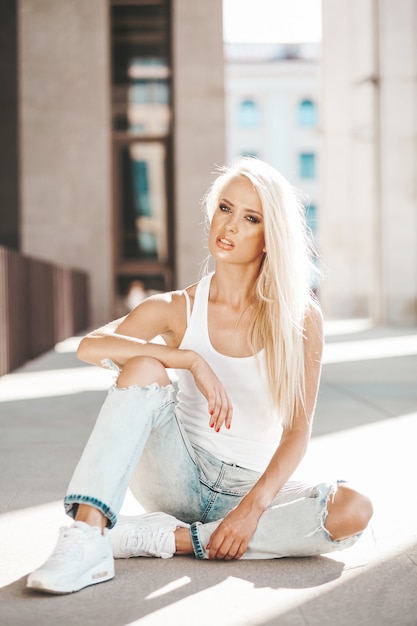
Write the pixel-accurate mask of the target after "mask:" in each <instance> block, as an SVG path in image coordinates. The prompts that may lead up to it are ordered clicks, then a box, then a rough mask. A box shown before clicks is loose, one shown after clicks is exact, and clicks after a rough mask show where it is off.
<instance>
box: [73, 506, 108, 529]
mask: <svg viewBox="0 0 417 626" xmlns="http://www.w3.org/2000/svg"><path fill="white" fill-rule="evenodd" d="M75 521H76V522H85V523H86V524H88V525H89V526H98V527H99V528H101V531H102V532H103V530H104V529H105V528H106V526H107V518H106V517H105V516H104V515H103V514H102V513H101V511H99V510H98V509H96V508H94V507H93V506H90V505H88V504H79V505H78V509H77V513H76V515H75Z"/></svg>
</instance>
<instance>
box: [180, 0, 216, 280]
mask: <svg viewBox="0 0 417 626" xmlns="http://www.w3.org/2000/svg"><path fill="white" fill-rule="evenodd" d="M173 65H174V115H175V119H174V146H175V151H174V167H175V172H174V180H175V204H176V251H177V283H178V286H179V287H184V286H185V285H187V284H190V283H192V282H195V281H196V280H197V279H198V276H199V271H200V263H201V262H202V261H203V260H204V259H205V258H206V257H207V254H208V252H207V249H206V246H205V244H203V238H202V237H203V232H204V227H203V213H202V209H201V200H202V198H203V196H204V194H205V193H206V191H207V189H208V186H209V185H210V183H211V182H212V180H213V178H214V176H213V174H212V173H213V172H214V170H215V166H216V165H223V164H224V161H225V147H224V145H225V140H224V134H225V122H224V117H225V113H224V79H223V35H222V2H221V0H211V1H210V2H195V0H174V2H173Z"/></svg>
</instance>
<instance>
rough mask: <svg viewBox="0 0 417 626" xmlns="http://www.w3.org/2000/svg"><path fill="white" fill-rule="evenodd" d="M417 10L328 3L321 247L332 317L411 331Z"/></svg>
mask: <svg viewBox="0 0 417 626" xmlns="http://www.w3.org/2000/svg"><path fill="white" fill-rule="evenodd" d="M416 25H417V4H416V2H415V1H414V0H401V2H397V1H396V0H355V1H353V2H352V1H351V0H324V1H323V54H322V93H321V105H320V108H321V130H322V138H323V141H322V149H321V192H320V196H321V206H320V211H321V212H320V222H319V228H318V239H319V245H320V250H321V254H322V259H323V265H324V267H325V269H326V273H327V277H326V280H325V281H324V283H323V288H322V291H321V298H322V302H323V306H324V309H325V312H326V314H327V315H328V316H330V317H341V316H343V317H348V316H369V317H370V318H371V319H372V320H373V321H374V322H376V323H393V324H416V323H417V186H416V174H417V142H416V136H417V116H416V110H417V91H416V84H417V53H416V51H417V28H416Z"/></svg>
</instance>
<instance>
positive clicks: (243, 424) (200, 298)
mask: <svg viewBox="0 0 417 626" xmlns="http://www.w3.org/2000/svg"><path fill="white" fill-rule="evenodd" d="M212 275H213V274H210V275H208V276H205V277H204V278H203V279H202V280H201V281H200V282H199V283H198V285H197V288H196V292H195V298H194V306H193V310H192V313H191V315H189V313H188V314H187V315H188V325H187V330H186V332H185V334H184V338H183V340H182V342H181V345H180V348H183V349H188V350H194V351H195V352H197V353H198V354H200V355H201V356H202V357H203V358H204V359H205V360H206V361H207V363H208V364H209V365H210V367H211V368H212V369H213V371H214V373H215V374H216V376H217V377H218V378H219V380H220V381H221V382H222V383H223V385H224V387H225V389H226V391H227V393H228V395H229V398H230V400H231V402H232V406H233V419H232V425H231V428H230V430H228V429H226V428H225V427H224V426H223V427H222V428H221V430H220V432H218V433H216V432H215V431H214V429H212V428H210V426H209V417H210V416H209V413H208V407H207V400H206V399H205V397H204V396H203V394H202V393H201V392H200V391H199V390H198V389H197V386H196V385H195V383H194V378H193V376H192V374H191V373H190V372H189V371H188V370H185V369H180V370H176V373H177V376H178V384H179V392H178V405H177V415H178V417H179V418H180V419H181V421H182V423H183V425H184V428H185V431H186V432H187V434H188V436H189V438H190V441H191V443H193V444H196V445H198V446H200V447H201V448H204V449H205V450H207V451H208V452H210V453H211V454H213V455H214V456H216V457H217V458H218V459H220V460H221V461H225V462H226V463H234V464H236V465H239V466H240V467H245V468H247V469H251V470H255V471H257V472H263V471H264V470H265V468H266V466H267V465H268V463H269V461H270V459H271V457H272V455H273V453H274V452H275V450H276V448H277V446H278V444H279V441H280V439H281V435H282V426H281V421H280V419H279V418H278V416H277V414H276V412H275V411H274V410H273V408H272V407H271V402H270V400H269V394H268V383H267V376H266V369H265V359H264V351H263V350H261V352H259V354H258V355H256V356H249V357H242V358H237V357H230V356H225V355H224V354H220V353H219V352H217V351H216V350H215V349H214V348H213V346H212V345H211V342H210V337H209V332H208V316H207V313H208V299H209V292H210V282H211V277H212ZM184 293H186V292H184ZM186 297H187V312H188V311H189V300H188V294H186Z"/></svg>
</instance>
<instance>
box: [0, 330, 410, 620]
mask: <svg viewBox="0 0 417 626" xmlns="http://www.w3.org/2000/svg"><path fill="white" fill-rule="evenodd" d="M367 324H368V326H367ZM367 328H369V323H368V322H367V321H366V320H359V321H348V322H346V323H345V325H343V324H342V323H341V322H337V323H333V324H329V325H328V327H327V336H328V337H329V338H330V337H333V338H334V337H335V336H336V335H337V336H338V338H340V337H341V336H343V334H346V335H347V334H350V333H355V332H357V333H360V332H361V331H362V330H366V329H367ZM76 346H77V340H76V339H71V340H68V341H66V342H63V343H61V344H59V345H58V346H57V348H56V350H57V352H60V353H63V352H71V351H72V352H73V351H75V350H76ZM409 355H417V333H415V334H407V335H400V336H391V337H390V336H387V337H384V338H377V339H376V338H375V339H363V340H359V339H357V340H354V341H340V340H338V341H337V342H330V343H328V344H327V345H326V348H325V353H324V363H326V364H332V363H343V362H353V361H358V360H365V359H366V360H373V359H387V358H391V357H399V356H409ZM112 380H113V376H112V374H111V373H110V372H107V371H104V370H101V369H99V368H94V367H77V368H70V369H68V368H67V369H64V370H51V371H46V372H45V371H34V372H30V371H27V370H25V371H23V372H16V373H12V374H10V375H7V376H3V377H2V378H1V379H0V403H1V402H5V401H11V400H23V399H31V398H41V397H47V396H60V395H64V394H65V395H67V394H76V393H79V392H82V391H87V390H96V389H106V388H108V387H109V385H110V384H111V383H112ZM416 384H417V373H416ZM0 411H1V404H0ZM416 441H417V407H416V412H413V413H409V414H406V415H401V416H397V417H395V418H392V419H383V420H381V421H378V422H376V423H370V424H364V425H362V426H360V427H357V428H350V429H348V430H345V431H339V432H336V433H331V434H327V435H323V436H320V437H314V438H313V439H312V441H311V444H310V449H309V453H308V455H307V457H306V458H305V460H304V461H303V463H302V464H301V466H300V468H299V470H297V473H296V476H295V477H296V478H303V477H305V476H306V475H307V476H308V477H309V479H311V480H313V481H315V480H317V481H319V480H321V479H322V478H323V476H327V475H328V468H329V467H337V468H338V471H339V472H340V477H348V478H349V481H350V482H351V483H352V484H353V486H357V487H360V489H361V490H363V491H365V492H366V493H368V494H370V495H371V497H372V500H373V503H374V510H375V513H374V518H373V520H372V524H371V528H370V530H368V531H367V532H366V533H365V535H364V537H363V538H362V539H361V541H360V542H359V543H358V544H357V545H356V546H355V547H354V548H352V549H350V550H347V551H345V552H343V553H339V554H337V553H336V554H333V555H328V556H329V558H331V559H335V560H336V561H343V563H344V571H345V574H344V576H342V577H340V578H338V579H336V580H334V581H332V586H338V585H342V584H343V583H344V581H345V579H346V575H347V576H349V579H351V578H352V577H355V576H358V575H360V574H361V573H362V572H363V571H364V568H366V569H368V570H371V569H372V568H374V567H376V566H377V565H378V564H380V563H381V562H383V561H384V560H387V559H389V558H391V557H392V556H393V555H395V554H398V553H400V552H401V551H403V550H404V549H407V548H408V547H409V546H412V545H415V544H416V541H417V511H416V507H415V498H414V495H413V494H414V486H415V477H416V476H417V462H416V455H415V442H416ZM138 510H140V509H138V508H137V505H136V504H135V502H134V500H133V498H132V496H131V495H130V493H129V494H128V496H127V498H126V501H125V505H124V509H123V511H122V512H124V513H129V512H130V513H134V512H137V511H138ZM67 523H68V518H66V516H65V515H64V514H63V510H62V503H61V501H56V502H49V503H45V504H43V505H40V506H36V507H31V508H27V509H21V510H18V511H13V512H9V513H4V514H3V515H1V516H0V553H1V555H2V558H1V560H2V563H3V564H6V567H3V566H2V567H1V568H0V586H6V585H9V584H10V583H12V582H13V581H15V580H18V579H20V578H21V577H22V576H24V575H26V574H27V573H28V572H29V571H31V570H32V569H34V568H35V567H37V566H38V565H40V564H41V563H42V562H43V561H44V559H45V557H46V556H47V554H48V553H49V551H50V550H52V548H53V546H54V544H55V541H56V535H57V528H59V526H61V525H66V524H67ZM28 529H30V533H28ZM33 537H36V541H35V542H34V541H33ZM188 584H190V579H189V577H188V576H183V575H181V576H179V577H178V579H177V580H176V581H173V582H171V583H170V584H169V585H168V586H166V587H165V586H163V587H161V588H159V589H155V590H154V591H153V593H152V594H151V595H150V596H149V597H148V598H147V599H149V600H150V599H152V598H156V597H159V596H162V595H165V594H169V593H171V592H172V591H174V590H175V589H180V588H181V587H186V586H187V585H188ZM324 587H326V586H323V589H324ZM319 593H320V587H319V588H317V587H312V588H311V589H308V588H304V589H303V591H302V598H303V601H306V600H308V599H309V597H317V595H318V594H319ZM323 593H324V591H323ZM242 597H244V598H245V601H244V602H242ZM213 598H215V599H216V602H215V603H214V604H213ZM225 603H227V604H228V605H229V606H230V604H231V603H232V605H233V607H234V611H233V612H231V613H230V616H229V617H228V619H227V620H226V621H225V615H224V608H222V607H224V605H225ZM299 603H300V589H288V588H287V589H278V590H277V589H272V588H269V587H268V585H267V581H266V582H265V587H264V588H258V587H256V588H255V586H254V585H253V584H252V583H251V582H249V581H247V580H243V579H241V578H234V577H229V578H227V579H226V580H224V581H223V582H222V583H221V584H219V585H217V586H216V587H209V588H207V589H205V590H203V591H200V592H198V593H197V594H191V595H189V596H187V597H186V598H183V599H182V600H180V601H178V602H174V603H170V604H169V605H168V606H166V607H165V608H163V609H160V610H158V611H154V612H153V613H150V614H149V615H147V616H145V617H143V618H141V619H138V620H136V621H135V622H131V624H130V625H129V626H133V624H135V625H140V624H147V625H149V626H151V625H152V624H161V623H180V620H181V616H185V615H187V616H188V618H189V620H188V618H187V619H185V618H184V621H183V622H181V623H184V624H188V623H190V624H191V623H196V622H195V620H196V619H197V613H196V611H197V607H198V611H199V614H200V616H201V615H204V614H205V612H206V611H207V613H209V614H210V620H211V623H215V621H216V619H218V620H219V623H222V624H228V625H229V624H230V625H234V624H236V625H238V624H242V623H251V624H262V623H265V622H266V621H267V620H268V619H271V618H272V617H276V616H277V615H279V614H281V613H284V612H286V611H288V610H289V609H291V608H292V607H293V606H296V605H299ZM216 607H219V608H218V609H217V608H216ZM220 611H221V613H220ZM217 613H219V615H217ZM243 619H244V620H246V621H244V622H243V621H242V620H243ZM251 619H252V621H251ZM164 620H165V621H164ZM176 620H177V621H176ZM193 620H194V622H193ZM220 620H222V621H220ZM201 623H203V622H201ZM204 623H205V622H204Z"/></svg>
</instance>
